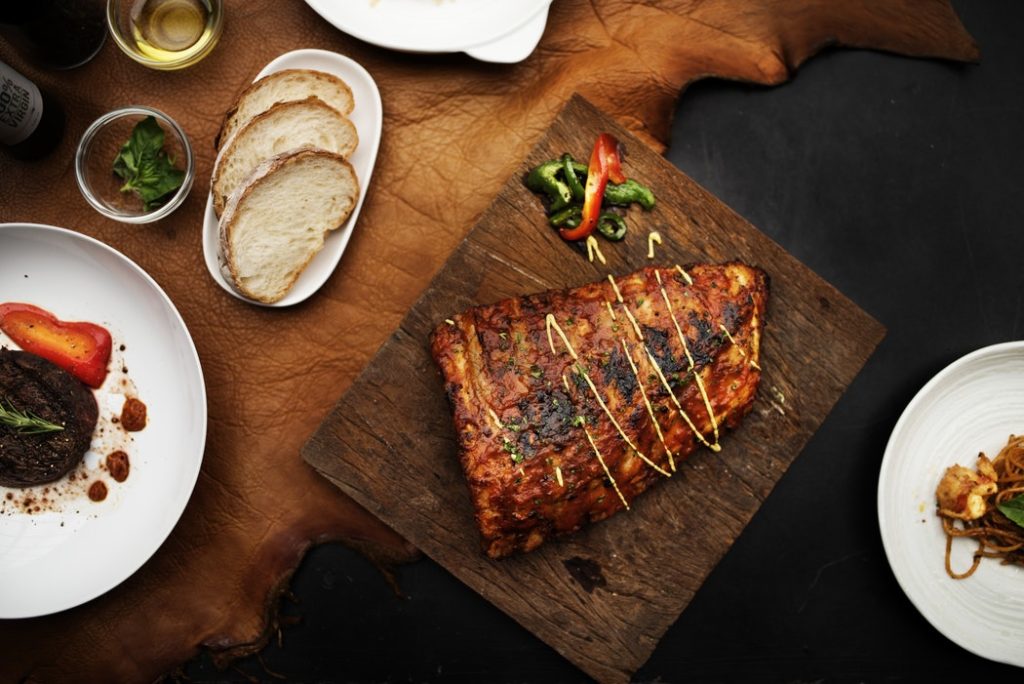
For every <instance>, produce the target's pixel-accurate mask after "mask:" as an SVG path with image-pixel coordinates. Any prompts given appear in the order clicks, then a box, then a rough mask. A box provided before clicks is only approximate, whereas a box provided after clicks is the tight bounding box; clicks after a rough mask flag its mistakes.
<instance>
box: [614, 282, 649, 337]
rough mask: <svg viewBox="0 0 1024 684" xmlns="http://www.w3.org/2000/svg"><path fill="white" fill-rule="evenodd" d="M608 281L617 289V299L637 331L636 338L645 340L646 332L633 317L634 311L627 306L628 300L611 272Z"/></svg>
mask: <svg viewBox="0 0 1024 684" xmlns="http://www.w3.org/2000/svg"><path fill="white" fill-rule="evenodd" d="M608 282H609V283H611V284H612V289H613V290H615V299H617V300H618V302H619V304H621V305H622V310H623V311H625V312H626V318H628V319H629V322H630V324H632V326H633V330H634V331H635V332H636V338H637V339H638V340H640V341H641V342H643V340H644V334H643V333H642V332H640V325H639V324H638V323H637V322H636V319H635V318H633V312H632V311H630V310H629V307H628V306H626V302H625V301H624V300H623V299H622V293H621V292H619V286H618V285H616V284H615V278H613V277H612V275H611V274H610V273H609V274H608Z"/></svg>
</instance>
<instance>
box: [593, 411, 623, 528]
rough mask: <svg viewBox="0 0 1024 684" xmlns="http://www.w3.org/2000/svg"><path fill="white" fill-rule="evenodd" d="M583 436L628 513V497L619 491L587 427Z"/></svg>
mask: <svg viewBox="0 0 1024 684" xmlns="http://www.w3.org/2000/svg"><path fill="white" fill-rule="evenodd" d="M583 434H585V435H586V436H587V441H588V442H590V446H591V447H593V449H594V453H595V454H597V461H598V463H600V464H601V467H602V468H604V474H605V475H607V476H608V479H609V480H611V483H612V487H614V488H615V493H616V494H618V495H619V499H621V500H622V505H623V506H625V507H626V510H627V511H628V510H629V502H628V501H626V497H624V496H623V495H622V492H621V491H620V490H619V484H618V483H617V482H616V481H615V478H614V477H612V471H610V470H608V465H607V464H606V463H605V462H604V458H602V457H601V452H600V450H599V449H598V448H597V444H595V443H594V438H593V437H591V436H590V430H588V429H587V428H586V427H584V428H583Z"/></svg>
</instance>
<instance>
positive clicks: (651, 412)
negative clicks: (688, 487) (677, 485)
mask: <svg viewBox="0 0 1024 684" xmlns="http://www.w3.org/2000/svg"><path fill="white" fill-rule="evenodd" d="M619 341H620V342H622V350H623V351H624V352H626V359H627V360H628V361H629V367H630V368H632V369H633V377H635V378H636V384H637V385H639V386H640V396H642V397H643V398H644V405H645V406H646V407H647V415H649V416H650V417H651V422H652V423H654V431H655V432H656V433H657V434H658V441H659V442H661V446H663V447H665V453H666V454H668V467H669V468H670V469H671V470H672V472H673V473H674V472H676V461H675V458H673V454H672V450H671V449H669V448H668V444H666V443H665V436H664V435H663V434H662V433H661V426H660V425H658V419H657V418H656V417H655V416H654V408H653V407H652V406H651V400H650V399H648V398H647V388H645V387H644V383H643V380H641V379H640V372H639V371H638V370H637V369H636V364H635V363H633V355H632V354H630V352H629V347H628V346H626V340H625V339H624V338H619Z"/></svg>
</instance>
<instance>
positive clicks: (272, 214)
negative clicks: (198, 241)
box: [220, 149, 359, 304]
mask: <svg viewBox="0 0 1024 684" xmlns="http://www.w3.org/2000/svg"><path fill="white" fill-rule="evenodd" d="M358 197H359V181H358V179H357V178H356V174H355V171H353V169H352V165H351V164H349V163H348V161H347V160H346V159H345V158H344V157H342V156H341V155H340V154H334V153H333V152H326V151H324V150H313V149H302V150H298V151H296V152H289V153H285V154H282V155H279V156H277V157H272V158H271V159H268V160H267V161H265V162H264V163H263V164H261V165H260V166H259V167H257V169H256V171H254V172H253V174H252V175H251V176H250V177H249V178H248V179H247V180H246V182H245V184H244V185H242V187H240V188H239V189H238V191H237V192H236V193H234V194H233V195H231V197H230V199H229V200H228V204H227V206H226V207H225V208H224V215H223V216H222V217H221V220H220V244H221V255H222V257H223V259H224V270H225V275H227V276H228V277H229V278H230V279H231V281H232V283H234V285H235V287H236V289H238V291H239V292H240V293H241V294H243V295H245V296H246V297H249V298H250V299H255V300H256V301H260V302H264V303H266V304H272V303H274V302H276V301H279V300H280V299H281V298H283V297H284V296H285V295H286V294H287V293H288V290H289V289H291V287H292V285H294V284H295V281H296V280H297V279H298V277H299V275H300V274H301V273H302V271H303V270H305V268H306V266H307V265H308V264H309V262H310V261H311V260H312V259H313V257H314V256H316V254H317V253H318V252H319V251H320V250H321V249H322V248H323V246H324V239H325V238H326V236H327V234H328V233H330V232H331V231H332V230H335V229H337V228H339V227H341V226H342V224H344V223H345V221H346V220H347V219H348V217H349V216H350V215H351V213H352V209H353V208H354V207H355V204H356V200H357V199H358Z"/></svg>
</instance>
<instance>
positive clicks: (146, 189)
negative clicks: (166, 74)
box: [114, 116, 185, 211]
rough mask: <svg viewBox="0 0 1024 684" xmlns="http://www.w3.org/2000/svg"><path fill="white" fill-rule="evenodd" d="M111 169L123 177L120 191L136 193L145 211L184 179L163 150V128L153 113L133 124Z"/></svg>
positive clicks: (173, 189) (177, 186)
mask: <svg viewBox="0 0 1024 684" xmlns="http://www.w3.org/2000/svg"><path fill="white" fill-rule="evenodd" d="M114 173H115V174H117V175H118V176H119V177H120V178H121V179H122V180H124V185H122V186H121V192H134V193H135V194H136V195H138V197H139V199H141V200H142V206H143V209H144V210H145V211H152V210H153V209H156V208H157V207H159V206H160V205H162V204H163V203H164V202H166V201H167V199H168V198H169V196H170V195H171V194H173V193H174V191H176V190H177V189H178V188H180V187H181V184H182V183H183V182H185V172H184V171H181V170H179V169H176V168H174V159H173V158H172V157H169V156H168V155H167V152H166V151H164V129H162V128H161V127H160V124H158V123H157V121H156V119H155V118H154V117H153V116H147V117H146V118H145V119H143V120H142V121H140V122H139V123H137V124H135V128H134V129H132V135H131V137H130V138H128V141H127V142H125V144H124V145H122V146H121V151H120V152H119V153H118V154H117V157H115V158H114Z"/></svg>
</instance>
